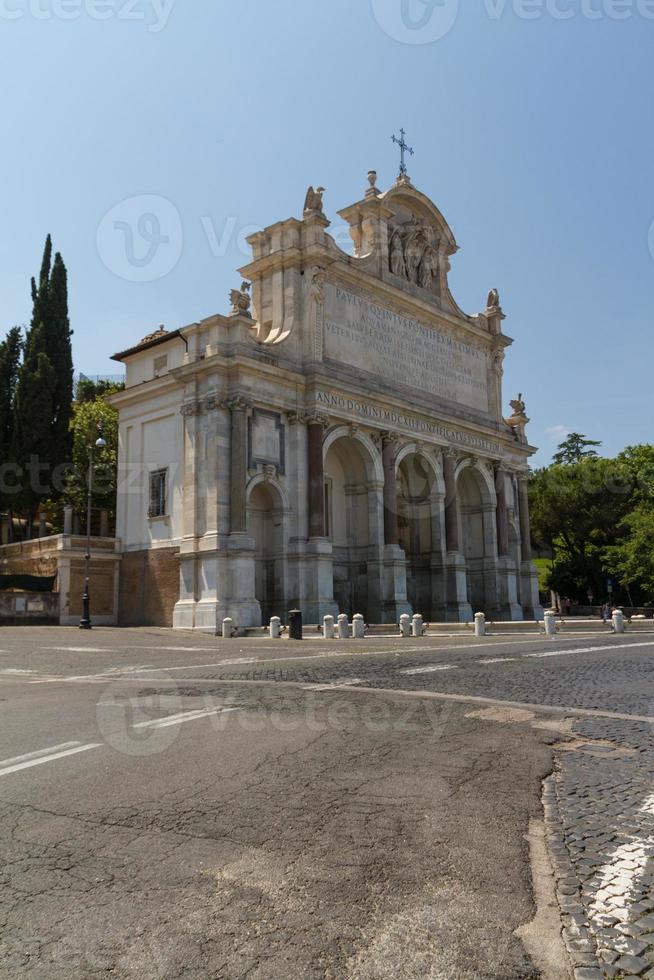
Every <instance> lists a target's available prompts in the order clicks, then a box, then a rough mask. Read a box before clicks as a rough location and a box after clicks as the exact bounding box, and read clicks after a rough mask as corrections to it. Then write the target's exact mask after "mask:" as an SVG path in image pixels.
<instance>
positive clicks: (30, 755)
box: [0, 742, 82, 769]
mask: <svg viewBox="0 0 654 980" xmlns="http://www.w3.org/2000/svg"><path fill="white" fill-rule="evenodd" d="M81 744H82V743H81V742H63V743H62V744H61V745H52V746H50V748H48V749H37V750H36V752H26V753H25V755H15V756H14V757H13V759H2V761H0V769H2V768H4V767H5V766H13V765H14V763H16V762H26V761H27V760H28V759H38V758H40V757H41V756H42V755H51V754H52V753H53V752H61V751H62V750H63V749H72V748H74V747H75V746H76V745H81Z"/></svg>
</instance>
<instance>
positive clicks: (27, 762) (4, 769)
mask: <svg viewBox="0 0 654 980" xmlns="http://www.w3.org/2000/svg"><path fill="white" fill-rule="evenodd" d="M64 745H67V746H70V748H64V746H62V745H55V746H54V748H51V749H43V750H42V753H40V754H39V753H36V752H30V753H28V756H17V758H18V759H21V758H22V760H23V761H22V762H15V763H14V764H13V765H11V764H10V765H6V764H5V763H1V762H0V776H9V775H10V774H11V773H12V772H20V770H21V769H31V768H32V767H33V766H42V765H44V764H45V763H46V762H55V761H56V760H57V759H65V758H66V757H67V756H69V755H78V754H79V753H80V752H88V751H89V750H90V749H99V748H100V747H101V743H100V742H90V743H88V744H87V745H82V744H81V743H80V742H65V743H64ZM13 761H14V760H12V759H7V760H6V762H8V763H12V762H13Z"/></svg>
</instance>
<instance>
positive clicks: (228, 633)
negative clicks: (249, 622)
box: [223, 619, 234, 640]
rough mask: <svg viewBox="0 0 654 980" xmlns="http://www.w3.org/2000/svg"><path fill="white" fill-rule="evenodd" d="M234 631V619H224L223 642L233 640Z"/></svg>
mask: <svg viewBox="0 0 654 980" xmlns="http://www.w3.org/2000/svg"><path fill="white" fill-rule="evenodd" d="M233 629H234V620H233V619H223V640H231V638H232V630H233Z"/></svg>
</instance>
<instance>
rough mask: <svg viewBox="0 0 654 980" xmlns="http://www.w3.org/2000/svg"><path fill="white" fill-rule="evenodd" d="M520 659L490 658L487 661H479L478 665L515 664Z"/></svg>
mask: <svg viewBox="0 0 654 980" xmlns="http://www.w3.org/2000/svg"><path fill="white" fill-rule="evenodd" d="M517 662H518V657H489V658H487V659H485V660H478V661H477V663H478V664H515V663H517Z"/></svg>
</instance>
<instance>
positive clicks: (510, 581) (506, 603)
mask: <svg viewBox="0 0 654 980" xmlns="http://www.w3.org/2000/svg"><path fill="white" fill-rule="evenodd" d="M497 580H498V586H499V605H500V618H501V619H504V620H510V621H512V622H520V621H521V620H522V619H524V614H523V612H522V606H521V605H520V603H519V601H518V574H517V572H516V567H515V564H514V563H513V561H511V559H509V558H499V559H498V562H497Z"/></svg>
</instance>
